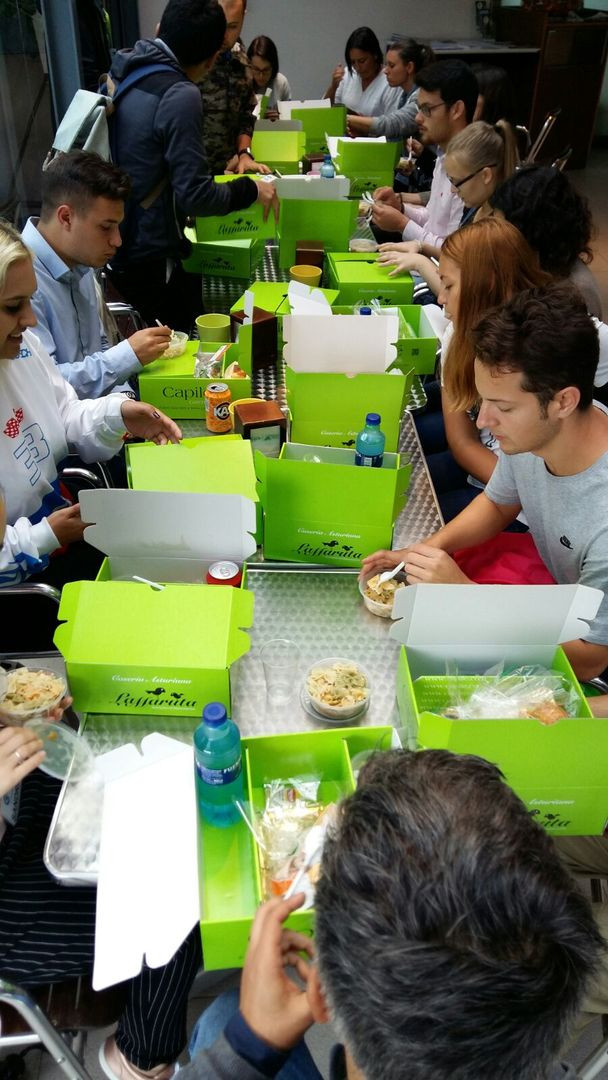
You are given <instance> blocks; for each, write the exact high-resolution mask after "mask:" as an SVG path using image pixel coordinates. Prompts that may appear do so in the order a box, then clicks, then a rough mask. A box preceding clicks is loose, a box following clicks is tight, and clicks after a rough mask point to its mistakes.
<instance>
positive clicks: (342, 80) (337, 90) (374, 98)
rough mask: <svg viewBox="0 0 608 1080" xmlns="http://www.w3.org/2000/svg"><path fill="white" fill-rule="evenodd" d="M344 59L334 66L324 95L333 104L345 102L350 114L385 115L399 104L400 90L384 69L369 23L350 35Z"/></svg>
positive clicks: (375, 38)
mask: <svg viewBox="0 0 608 1080" xmlns="http://www.w3.org/2000/svg"><path fill="white" fill-rule="evenodd" d="M344 62H345V64H346V67H344V66H343V65H342V64H338V66H337V67H336V68H335V69H334V71H333V74H332V77H331V82H330V84H329V86H328V88H327V90H326V91H325V94H324V95H323V96H324V97H326V98H329V99H330V101H331V103H332V105H345V106H346V109H347V111H348V112H350V113H361V114H362V115H363V116H384V114H385V113H387V112H389V111H390V110H391V109H396V108H397V107H398V102H399V100H400V98H401V91H400V89H399V87H398V86H391V85H390V84H389V82H388V81H387V78H386V75H385V74H384V71H383V70H382V68H383V64H384V57H383V55H382V49H381V48H380V42H379V41H378V38H377V37H376V35H375V34H374V31H373V30H370V28H369V26H359V27H358V28H357V29H356V30H353V32H352V34H350V36H349V38H348V41H347V42H346V48H345V49H344Z"/></svg>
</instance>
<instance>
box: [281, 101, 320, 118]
mask: <svg viewBox="0 0 608 1080" xmlns="http://www.w3.org/2000/svg"><path fill="white" fill-rule="evenodd" d="M278 104H279V116H280V117H281V120H291V110H292V109H329V108H330V106H331V101H330V100H329V98H318V99H315V98H307V99H306V100H305V101H279V103H278Z"/></svg>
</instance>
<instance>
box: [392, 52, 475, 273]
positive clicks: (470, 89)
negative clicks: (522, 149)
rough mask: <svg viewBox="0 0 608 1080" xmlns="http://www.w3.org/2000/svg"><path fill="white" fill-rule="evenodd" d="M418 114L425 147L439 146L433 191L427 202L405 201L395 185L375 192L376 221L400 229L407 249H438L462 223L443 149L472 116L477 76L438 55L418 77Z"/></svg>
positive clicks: (429, 251)
mask: <svg viewBox="0 0 608 1080" xmlns="http://www.w3.org/2000/svg"><path fill="white" fill-rule="evenodd" d="M416 81H417V83H418V88H419V89H418V113H417V116H416V123H417V124H418V127H419V130H420V141H421V142H422V144H423V145H424V146H432V145H435V146H437V147H438V148H439V151H438V154H437V162H436V164H435V170H434V172H433V182H432V184H431V193H430V197H429V201H428V203H427V205H426V206H416V205H413V204H411V203H409V202H408V203H407V204H406V205H405V207H404V203H403V198H402V195H401V194H400V193H398V192H395V191H393V190H392V189H391V188H378V189H377V190H376V191H375V192H374V199H375V200H376V205H375V206H374V213H373V216H372V221H373V223H374V225H376V226H377V227H378V228H379V229H383V230H385V231H386V232H391V233H392V232H396V231H397V230H398V231H399V232H400V233H401V234H402V237H403V240H404V241H405V242H406V244H407V246H406V248H405V250H406V251H412V252H421V253H422V254H425V255H432V254H435V252H434V250H433V249H435V248H438V247H441V245H442V243H443V241H444V240H445V238H446V236H449V235H450V233H452V232H454V230H455V229H457V228H458V226H459V225H460V219H461V217H462V212H463V210H464V204H463V202H462V199H461V198H460V196H459V194H458V192H457V191H454V190H453V189H452V185H451V183H450V180H449V177H448V176H447V174H446V171H445V164H444V154H445V149H446V147H447V145H448V143H449V141H450V139H452V138H453V137H454V135H457V134H458V132H459V131H462V130H463V128H465V127H467V125H468V124H470V123H471V121H472V119H473V114H474V112H475V106H476V104H477V95H478V87H477V79H476V78H475V75H474V73H473V72H472V71H471V68H470V67H469V66H468V64H465V63H464V61H463V60H439V61H437V63H435V64H429V65H428V66H427V67H425V68H423V69H422V71H420V72H419V73H418V75H417V76H416Z"/></svg>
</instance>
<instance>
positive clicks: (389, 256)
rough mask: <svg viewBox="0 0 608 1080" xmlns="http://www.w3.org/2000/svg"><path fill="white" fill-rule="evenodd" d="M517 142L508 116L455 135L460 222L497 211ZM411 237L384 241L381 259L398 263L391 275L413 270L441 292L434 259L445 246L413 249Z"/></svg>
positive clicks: (452, 174) (449, 153) (448, 161)
mask: <svg viewBox="0 0 608 1080" xmlns="http://www.w3.org/2000/svg"><path fill="white" fill-rule="evenodd" d="M517 162H518V157H517V144H516V142H515V137H514V135H513V131H512V129H511V125H510V124H508V123H507V122H506V121H505V120H499V121H498V122H497V123H496V124H486V122H485V121H484V120H476V121H474V123H472V124H469V125H468V126H467V127H466V128H464V130H463V131H461V132H460V133H459V134H458V135H455V136H454V138H453V139H450V142H449V143H448V146H447V149H446V152H445V170H446V174H447V176H448V179H449V181H450V184H451V188H452V191H453V192H454V193H455V194H457V195H459V196H460V198H461V199H462V202H463V205H464V211H463V215H462V219H461V222H460V226H461V227H462V226H463V225H467V224H468V223H469V222H471V221H480V220H481V219H482V218H484V217H488V215H489V214H492V213H493V210H492V207H491V205H490V199H491V197H492V195H493V194H494V192H495V191H496V188H497V187H498V186H499V185H500V184H502V182H503V181H504V180H505V179H506V177H507V176H510V175H511V174H512V173H513V172H514V171H515V168H516V166H517ZM411 247H412V244H411V243H410V242H409V241H406V242H404V243H403V242H402V243H394V244H391V243H388V244H381V245H380V255H379V257H378V261H379V262H380V263H381V264H382V265H384V266H394V267H395V269H394V270H392V271H391V273H390V275H389V276H390V277H395V276H396V275H397V274H402V273H411V272H412V271H413V272H414V273H416V274H418V275H419V277H421V278H423V279H424V280H425V281H426V283H427V285H428V286H429V289H430V290H431V292H433V293H434V294H435V296H437V295H438V293H439V290H440V288H441V282H440V279H439V273H438V270H437V267H436V265H435V263H434V262H432V261H431V260H432V259H438V258H439V256H440V254H441V248H439V247H437V248H433V247H432V245H430V244H425V245H424V250H425V252H426V254H425V255H420V254H419V253H418V252H416V251H411V250H410V248H411Z"/></svg>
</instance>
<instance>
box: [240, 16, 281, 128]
mask: <svg viewBox="0 0 608 1080" xmlns="http://www.w3.org/2000/svg"><path fill="white" fill-rule="evenodd" d="M247 56H248V57H249V74H250V75H251V81H252V83H253V88H254V90H255V93H256V94H266V93H268V91H270V96H269V98H268V106H267V108H266V119H267V120H276V119H277V118H278V115H279V101H290V100H291V87H290V85H289V83H288V82H287V79H286V78H285V76H284V75H281V72H280V71H279V54H278V53H277V47H276V45H275V43H274V41H272V39H271V38H269V37H266V35H265V34H259V35H258V37H255V38H254V39H253V41H252V42H251V45H250V46H249V48H248V49H247Z"/></svg>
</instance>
